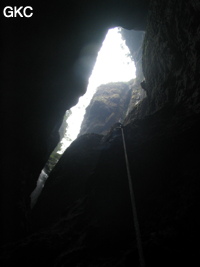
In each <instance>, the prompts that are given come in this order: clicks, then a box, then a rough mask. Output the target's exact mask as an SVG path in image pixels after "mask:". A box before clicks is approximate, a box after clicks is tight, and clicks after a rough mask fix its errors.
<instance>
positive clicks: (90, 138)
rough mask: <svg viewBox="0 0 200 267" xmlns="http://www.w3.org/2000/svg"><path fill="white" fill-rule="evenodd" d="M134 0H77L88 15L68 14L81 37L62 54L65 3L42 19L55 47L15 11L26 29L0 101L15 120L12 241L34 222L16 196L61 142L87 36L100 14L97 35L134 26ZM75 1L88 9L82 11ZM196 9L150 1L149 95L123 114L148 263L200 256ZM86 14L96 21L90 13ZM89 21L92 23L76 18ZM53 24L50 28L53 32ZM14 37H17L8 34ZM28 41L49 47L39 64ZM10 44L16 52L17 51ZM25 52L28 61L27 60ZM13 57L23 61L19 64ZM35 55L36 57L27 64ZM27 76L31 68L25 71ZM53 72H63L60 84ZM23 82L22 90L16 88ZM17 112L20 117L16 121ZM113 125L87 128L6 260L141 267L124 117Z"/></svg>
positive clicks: (6, 186)
mask: <svg viewBox="0 0 200 267" xmlns="http://www.w3.org/2000/svg"><path fill="white" fill-rule="evenodd" d="M101 2H102V1H101ZM115 2H116V1H115ZM70 3H74V2H70ZM118 3H122V2H121V1H119V2H118ZM131 3H134V1H133V2H132V1H127V5H126V4H125V1H123V8H122V5H121V6H120V8H119V5H118V4H116V6H115V7H114V8H113V9H112V8H110V9H109V4H107V5H106V6H107V9H104V5H103V4H102V6H101V5H100V6H98V5H97V6H96V2H95V4H94V5H93V6H92V5H91V6H90V7H91V9H90V10H91V12H92V13H87V12H86V13H84V10H87V9H84V7H83V6H84V5H83V6H78V2H75V4H76V7H77V8H76V11H77V12H78V13H77V15H79V14H80V13H81V14H82V15H81V17H79V16H74V17H73V20H74V23H72V24H70V27H69V25H66V24H65V27H66V28H68V29H69V28H70V29H71V35H68V37H69V36H71V38H72V37H73V38H72V39H73V40H74V42H73V44H74V47H73V49H72V48H69V47H71V46H68V48H69V49H66V50H68V51H70V53H69V54H70V55H71V56H69V54H68V53H66V54H65V53H64V52H65V45H64V43H63V42H61V40H63V39H62V36H64V35H65V33H66V31H65V29H64V28H65V27H64V26H63V27H61V28H59V27H58V26H59V25H60V23H61V25H62V23H64V21H65V19H66V18H65V15H66V14H65V15H63V16H62V15H60V20H58V21H55V22H54V20H52V17H51V16H49V19H47V21H45V20H44V22H43V24H42V25H40V24H39V23H38V26H39V25H40V27H38V32H36V33H35V36H41V38H42V37H43V38H45V40H46V38H47V40H49V42H48V45H49V46H48V45H47V43H46V42H45V44H44V43H43V45H42V46H41V47H40V46H39V45H40V44H42V41H41V39H37V40H35V38H34V36H33V37H31V34H29V35H25V33H24V32H23V29H24V28H23V27H25V26H23V27H22V21H21V20H16V24H15V25H16V26H15V27H17V29H18V31H20V33H21V35H20V36H21V37H24V38H21V39H20V42H19V43H14V42H8V44H9V46H8V47H7V50H6V51H7V53H5V54H3V56H4V61H6V60H5V58H6V59H7V61H6V64H5V68H4V70H6V75H5V76H4V79H6V81H7V83H5V85H7V87H5V89H4V90H5V91H4V92H5V94H4V97H5V99H7V100H9V101H6V102H3V103H4V105H3V106H2V108H4V109H3V111H4V113H3V114H4V121H3V122H2V123H3V124H2V125H4V126H3V129H4V130H5V129H6V131H7V132H6V131H3V133H4V135H3V138H2V140H3V141H4V143H5V145H6V146H7V150H3V151H6V156H7V157H5V154H4V155H3V156H4V160H3V161H2V162H1V163H2V164H3V167H4V168H3V169H2V173H3V171H4V173H3V174H2V175H3V176H2V177H3V178H4V183H3V186H2V187H1V188H2V189H3V190H4V191H3V194H2V197H3V198H2V200H3V201H2V204H3V210H2V211H3V219H4V226H6V227H4V229H5V230H4V231H5V236H6V237H7V238H6V240H7V241H8V240H11V239H12V240H13V235H14V234H15V236H16V233H15V228H14V225H15V226H16V230H18V232H17V234H18V236H21V237H22V233H24V232H25V231H24V229H25V226H20V224H19V222H22V221H26V220H25V219H23V218H24V217H25V215H27V214H26V213H25V212H23V211H27V210H26V208H24V206H22V207H21V206H20V208H19V207H18V204H19V203H23V202H20V200H21V197H20V196H21V195H23V196H24V193H23V194H19V192H21V190H22V189H23V187H22V185H24V184H23V183H20V182H22V181H26V180H27V181H28V180H30V179H31V177H33V180H34V179H36V178H35V176H34V175H33V174H34V173H37V171H36V170H38V171H39V166H40V167H41V168H42V163H44V162H45V160H46V157H47V156H48V152H47V147H48V145H49V146H51V145H52V147H54V146H53V142H52V141H50V136H51V133H52V139H51V140H54V138H55V135H56V132H57V129H58V128H59V127H58V125H59V124H60V123H61V117H62V115H63V112H62V110H64V106H65V105H66V104H63V105H61V107H60V105H59V104H60V102H62V101H61V99H62V100H63V101H64V100H65V99H66V101H67V98H69V100H68V101H69V102H68V105H69V106H70V104H69V103H71V104H72V103H73V99H76V98H77V97H78V95H79V94H81V91H82V90H83V89H82V88H83V81H84V78H83V80H81V79H77V80H76V79H75V78H74V76H73V77H71V78H70V75H69V73H70V74H71V72H70V69H71V66H72V64H71V63H72V62H74V58H76V55H77V58H78V55H79V53H78V51H79V52H80V50H81V48H82V47H83V46H84V45H85V42H86V41H85V42H84V40H86V39H87V38H86V39H84V36H83V35H84V34H86V35H87V33H88V34H89V35H90V34H91V33H92V32H93V31H92V29H93V30H94V29H96V28H98V27H97V24H98V23H97V21H98V22H102V23H100V24H99V27H100V28H101V26H102V28H101V29H102V31H101V30H100V32H101V33H100V32H99V33H98V34H97V33H96V31H94V32H95V34H97V35H96V36H94V39H93V40H96V41H97V43H98V42H100V39H101V40H102V39H103V36H104V34H105V32H106V30H105V28H106V27H107V26H111V25H116V24H118V23H119V24H118V25H120V26H124V27H125V25H123V24H126V25H127V28H132V27H133V28H134V25H136V24H134V18H135V17H134V15H133V12H132V11H133V10H132V9H131V8H130V5H131ZM135 3H136V2H135ZM84 4H85V3H84ZM50 7H51V6H50ZM50 7H49V8H50ZM78 7H81V8H82V9H81V8H80V11H79V9H78ZM86 7H87V8H88V7H89V6H87V5H86ZM96 7H97V9H98V13H99V14H100V15H99V16H98V17H97V16H96V15H94V16H89V17H88V16H86V15H91V14H93V13H94V14H97V12H96V13H95V12H94V10H96ZM100 7H101V8H102V9H101V8H100ZM133 7H134V5H133ZM52 8H53V7H52ZM118 8H119V9H118ZM135 8H136V6H135ZM54 9H55V7H54ZM133 9H134V8H133ZM103 10H104V11H105V13H104V12H103ZM117 10H118V12H117ZM135 10H137V9H135ZM100 11H102V12H103V13H104V16H102V17H101V14H103V13H101V12H100ZM199 11H200V6H199V1H197V0H193V1H172V0H168V1H166V0H159V1H158V0H156V1H151V4H150V7H149V16H148V22H147V29H146V34H145V38H144V46H143V59H142V61H143V71H144V78H145V84H146V93H147V97H146V98H144V99H143V100H142V101H141V102H140V103H139V104H138V105H136V107H133V108H132V109H131V110H130V112H129V114H128V116H127V117H126V118H125V120H124V123H123V125H124V134H125V139H126V144H127V153H128V157H129V162H130V171H131V175H132V179H133V186H134V192H135V198H136V207H137V211H138V219H139V223H140V229H141V237H142V244H143V248H144V255H145V260H146V263H147V266H154V267H158V266H159V267H160V266H163V267H168V266H174V267H175V266H183V265H187V266H198V265H199V238H200V231H199V224H200V221H199V215H198V211H199V205H200V198H199V195H200V184H199V177H200V169H199V152H200V140H199V135H200V132H199V119H200V117H199V116H200V114H199V106H200V105H199V103H200V101H199V100H200V99H199V88H200V86H199V67H200V64H199V58H200V57H199V49H198V48H199V41H200V31H199ZM70 12H71V13H72V9H70ZM106 12H107V13H106ZM64 13H65V12H64ZM52 14H53V13H52ZM73 14H75V13H73ZM106 14H107V15H108V16H106ZM48 15H50V14H48ZM82 16H83V17H82ZM86 17H88V24H87V23H86V22H87V21H85V20H84V19H83V18H86ZM36 18H37V17H36ZM36 18H35V19H36ZM103 18H104V19H103ZM136 18H137V16H136ZM43 19H44V16H43ZM35 21H37V22H39V21H40V20H39V19H38V20H37V19H36V20H35ZM50 21H52V22H51V23H50ZM108 21H109V22H110V24H109V23H108ZM75 22H76V23H75ZM83 22H85V23H86V24H87V25H91V28H90V30H88V31H83V29H85V25H86V24H85V23H83ZM89 22H90V23H89ZM92 22H93V23H92ZM4 23H5V22H4ZM6 23H8V25H7V26H8V27H11V26H12V22H11V21H10V20H9V21H8V22H6ZM32 23H33V21H32V22H31V21H30V20H29V22H28V23H27V24H26V29H29V30H30V29H31V28H32V29H33V28H34V27H35V26H34V25H33V24H34V23H33V24H32ZM49 23H50V24H49ZM54 23H55V24H54ZM81 23H83V24H82V25H83V27H79V26H78V25H80V24H81ZM104 23H105V24H104ZM131 23H132V24H131ZM63 25H64V24H63ZM72 25H73V26H74V28H73V29H72ZM106 25H107V26H106ZM129 25H130V26H129ZM131 25H132V26H131ZM20 26H21V27H22V28H20ZM46 27H49V28H48V30H49V31H52V35H51V36H50V35H48V34H47V33H48V31H46V30H45V29H46ZM7 29H8V28H7ZM34 29H35V28H34ZM80 29H81V31H79V30H80ZM18 33H19V32H18ZM38 34H39V35H38ZM100 35H101V37H100ZM25 36H26V38H25ZM81 36H82V39H81ZM52 37H54V38H52ZM55 37H57V38H55ZM12 38H13V37H11V36H9V37H8V41H11V40H12ZM76 38H77V40H78V41H75V39H76ZM88 38H89V37H88ZM13 39H14V38H13ZM72 39H70V40H72ZM89 39H90V38H89ZM25 40H26V42H25ZM87 40H88V39H87ZM90 40H91V39H90ZM31 41H32V42H31ZM30 43H31V44H30ZM19 44H20V45H19ZM22 44H23V46H22ZM25 44H26V45H28V47H29V49H28V47H26V48H25V50H24V53H22V52H23V48H24V47H25V46H26V45H25ZM55 45H56V48H55ZM11 48H12V49H14V48H15V49H14V50H12V49H11ZM30 48H32V49H36V50H37V49H39V48H40V51H39V52H38V53H39V55H40V58H41V64H38V65H37V64H36V62H38V63H39V58H37V60H36V59H34V57H33V53H30V51H32V50H30ZM53 48H54V49H53ZM61 48H63V49H61ZM10 49H11V50H12V51H13V54H12V55H10V56H9V53H8V52H9V51H10ZM47 50H48V51H47ZM17 51H18V53H16V52H17ZM53 51H54V52H53ZM72 51H74V54H73V53H72ZM51 52H52V54H51ZM36 54H37V53H36ZM14 55H15V57H13V58H12V60H11V56H14ZM21 55H22V59H23V60H21V61H19V60H18V59H19V58H20V56H21ZM28 55H29V57H28ZM65 55H66V59H67V55H68V57H69V58H68V61H67V63H66V65H65V63H63V65H62V64H61V63H60V64H61V65H62V66H61V65H60V64H59V62H64V61H63V60H64V57H65ZM61 58H62V60H61ZM70 58H71V59H70ZM72 58H73V60H72ZM14 59H15V60H16V61H15V62H16V63H15V65H12V64H11V63H12V62H13V60H14ZM25 59H26V61H25ZM53 59H54V60H55V61H54V60H53ZM56 59H57V60H56ZM29 60H30V61H32V60H33V62H34V64H32V65H30V67H28V66H29V64H28V63H29ZM25 62H26V64H25ZM51 62H54V64H53V65H52V64H50V63H51ZM10 66H13V67H14V66H15V67H18V68H17V70H16V73H15V75H14V76H13V75H11V76H12V77H13V79H10V80H9V79H8V77H9V73H11V74H13V72H14V69H12V68H10ZM45 66H47V69H45V68H44V67H45ZM58 66H60V68H57V67H58ZM64 66H68V67H67V68H68V70H69V72H68V71H67V72H65V71H64ZM8 70H9V72H8ZM42 70H43V71H42ZM61 70H62V71H61ZM32 71H34V73H35V75H33V74H32V73H33V72H32ZM60 71H61V72H60ZM86 72H87V71H86ZM88 72H89V71H88ZM88 72H87V75H88ZM20 73H21V74H20ZM65 73H67V74H66V75H67V78H68V81H67V83H66V85H67V89H66V90H67V91H66V92H67V93H66V95H65V92H64V90H63V88H65V82H64V80H63V79H64V74H65ZM17 74H20V75H17ZM52 74H54V75H53V76H52ZM43 75H44V76H43ZM87 75H86V74H85V76H84V77H86V76H87ZM22 76H23V77H26V79H27V80H26V82H25V81H24V82H23V79H22ZM34 77H35V79H33V78H34ZM43 77H46V79H47V80H45V79H44V80H43ZM61 77H62V79H59V78H61ZM28 78H29V79H28ZM45 81H46V82H45ZM56 81H60V83H59V84H60V86H59V85H58V84H57V83H56ZM73 82H74V83H73ZM30 83H31V86H30V87H29V85H30ZM70 84H71V86H70ZM14 85H16V87H14ZM22 85H23V86H22ZM39 85H40V86H39ZM47 85H49V86H47ZM72 85H74V86H72ZM76 85H77V87H76ZM78 85H80V90H78V89H77V88H79V86H78ZM6 88H7V89H8V90H6ZM9 88H10V89H9ZM14 88H18V90H19V89H20V88H21V91H20V90H19V91H14ZM27 88H29V90H28V89H27ZM42 88H43V89H42ZM53 88H54V89H53ZM55 88H56V89H55ZM71 88H73V93H72V89H71ZM11 89H12V90H11ZM54 90H55V91H54ZM56 90H57V91H56ZM74 90H75V91H74ZM83 91H84V90H83ZM63 94H64V95H65V97H66V98H64V97H63ZM25 100H26V102H25ZM36 100H38V101H36ZM45 100H46V102H45ZM70 101H71V102H70ZM64 102H65V101H64ZM74 102H75V100H74ZM66 103H67V102H66ZM55 110H56V114H55V113H54V111H55ZM14 111H15V112H16V114H15V112H14ZM26 112H27V113H26ZM53 114H54V115H53ZM58 114H59V115H58ZM17 118H18V120H17ZM58 118H60V120H58ZM11 121H14V125H11V124H10V122H11ZM11 126H12V127H11ZM17 126H18V127H17ZM13 128H15V130H16V131H15V132H13V131H12V130H13ZM53 129H54V130H53ZM3 133H2V134H3ZM108 135H109V136H108V138H105V137H104V138H102V136H101V135H97V134H86V135H83V136H81V137H79V138H78V139H77V140H75V141H74V143H73V144H72V145H71V146H70V147H69V148H68V149H67V151H66V152H65V154H64V155H63V156H62V158H61V161H60V162H59V163H58V165H57V166H56V167H55V169H54V171H53V172H52V173H51V174H50V177H49V179H48V180H47V183H46V186H45V188H44V190H43V193H42V195H41V196H40V198H39V200H38V202H37V204H36V205H35V207H34V210H33V211H32V212H31V217H30V218H31V227H32V229H31V231H30V234H29V235H28V234H26V236H25V237H24V238H22V239H21V240H19V239H18V241H17V242H13V243H9V244H8V243H6V244H5V245H4V246H3V247H2V249H1V250H2V262H3V264H4V266H9V267H10V266H14V265H15V266H16V265H17V264H18V263H20V265H21V266H35V265H40V264H43V265H47V266H109V267H111V266H130V262H131V264H132V265H135V266H139V262H138V253H137V247H136V239H135V233H134V226H133V220H132V212H131V205H130V198H129V191H128V182H127V174H126V166H125V161H124V153H123V146H122V140H121V136H120V135H118V134H117V135H116V134H115V127H114V128H113V129H112V130H111V132H109V133H108ZM14 136H15V139H12V141H11V143H9V142H8V140H9V139H10V138H11V137H12V138H13V137H14ZM48 138H49V139H48ZM22 144H23V146H22ZM11 148H12V149H11ZM40 149H41V150H40ZM50 150H51V149H50ZM39 152H40V153H39ZM34 166H35V169H34ZM33 169H34V170H33ZM22 174H23V176H22ZM6 178H7V179H8V181H7V180H6ZM11 184H12V187H11V186H10V185H11ZM30 188H31V187H30ZM25 189H26V190H24V191H22V192H25V193H26V194H27V195H28V192H29V190H28V189H27V188H26V187H25ZM26 194H25V195H26ZM15 208H16V210H15ZM20 210H21V213H19V211H20ZM8 211H9V212H8ZM23 216H24V217H23ZM11 219H13V222H12V223H11ZM6 222H7V224H6ZM2 229H3V228H2ZM19 229H21V230H22V231H21V232H20V231H19ZM8 230H10V235H11V236H9V233H8ZM4 240H5V238H4Z"/></svg>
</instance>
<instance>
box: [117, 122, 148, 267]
mask: <svg viewBox="0 0 200 267" xmlns="http://www.w3.org/2000/svg"><path fill="white" fill-rule="evenodd" d="M119 129H121V133H122V141H123V147H124V156H125V161H126V170H127V176H128V183H129V190H130V198H131V205H132V211H133V222H134V227H135V235H136V241H137V248H138V254H139V261H140V266H141V267H145V260H144V253H143V248H142V240H141V234H140V227H139V221H138V216H137V210H136V204H135V195H134V191H133V183H132V178H131V173H130V168H129V161H128V156H127V150H126V142H125V137H124V130H123V125H122V124H120V126H119Z"/></svg>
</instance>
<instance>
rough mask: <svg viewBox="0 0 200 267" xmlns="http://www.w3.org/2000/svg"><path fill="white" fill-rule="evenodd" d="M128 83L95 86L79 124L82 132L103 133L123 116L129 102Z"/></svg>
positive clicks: (129, 91)
mask: <svg viewBox="0 0 200 267" xmlns="http://www.w3.org/2000/svg"><path fill="white" fill-rule="evenodd" d="M130 95H131V90H130V85H129V83H122V82H119V83H109V84H105V85H101V86H99V87H98V88H97V90H96V93H95V94H94V96H93V98H92V100H91V102H90V104H89V106H88V107H87V108H86V114H85V116H84V119H83V123H82V125H81V131H80V134H79V135H82V134H84V133H98V134H105V133H106V132H107V131H108V130H109V129H110V127H111V126H112V125H113V124H114V123H115V122H118V121H122V120H123V119H124V118H125V115H126V111H127V108H128V105H129V102H130Z"/></svg>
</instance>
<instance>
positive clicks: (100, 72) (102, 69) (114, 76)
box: [31, 27, 136, 207]
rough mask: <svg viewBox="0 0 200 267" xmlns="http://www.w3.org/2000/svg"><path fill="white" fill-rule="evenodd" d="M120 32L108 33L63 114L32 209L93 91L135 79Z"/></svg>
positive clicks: (77, 129) (76, 131) (73, 136)
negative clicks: (78, 92)
mask: <svg viewBox="0 0 200 267" xmlns="http://www.w3.org/2000/svg"><path fill="white" fill-rule="evenodd" d="M121 30H122V28H121V27H115V28H111V29H109V30H108V32H107V35H106V37H105V39H104V41H103V43H102V46H101V49H100V51H99V53H98V56H97V59H96V63H95V65H94V68H93V71H92V74H91V76H90V78H89V81H88V87H87V91H86V93H85V94H84V95H83V96H82V97H80V98H79V101H78V103H77V105H75V106H74V107H72V108H71V109H70V110H67V111H66V114H65V116H64V119H63V124H62V125H61V128H60V130H59V132H60V142H59V144H58V145H57V147H56V148H55V149H54V151H53V152H52V154H51V155H50V157H49V160H48V162H47V163H46V165H45V167H44V169H43V170H42V171H41V174H40V176H39V178H38V181H37V186H36V188H35V190H34V191H33V192H32V194H31V203H32V207H33V206H34V205H35V203H36V201H37V198H38V196H39V195H40V193H41V191H42V189H43V187H44V184H45V182H46V179H47V178H48V175H49V173H50V172H51V171H52V169H53V168H54V166H55V165H56V164H57V162H58V161H59V159H60V157H61V155H62V154H63V153H64V151H65V150H66V149H67V147H69V146H70V144H71V143H72V142H73V141H74V140H75V139H76V138H77V136H78V134H79V132H80V129H81V123H82V121H83V119H84V115H85V112H86V108H87V106H88V105H89V104H90V102H91V99H92V97H93V95H94V94H95V92H96V90H97V88H98V87H99V86H100V85H102V84H108V83H116V82H128V81H130V80H133V79H135V77H136V68H135V62H134V61H133V59H132V57H131V53H130V50H129V48H128V46H127V45H126V43H125V40H124V38H123V37H122V34H121Z"/></svg>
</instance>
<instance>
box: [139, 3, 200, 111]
mask: <svg viewBox="0 0 200 267" xmlns="http://www.w3.org/2000/svg"><path fill="white" fill-rule="evenodd" d="M199 10H200V5H199V2H198V1H189V2H186V1H176V2H175V3H174V1H170V0H169V1H160V2H157V1H152V3H151V12H150V14H149V20H150V21H151V23H149V24H148V26H147V33H146V35H145V40H144V50H143V71H144V76H145V79H146V84H145V87H146V92H147V96H148V99H149V112H154V111H156V110H159V109H160V108H162V107H163V106H166V105H172V106H178V105H183V106H184V107H185V108H186V109H189V110H190V112H195V113H199V87H200V84H199V81H198V75H199V63H200V62H199V60H200V58H199V52H198V45H199V42H200V34H199V32H200V25H199V19H198V14H199ZM150 66H151V67H150ZM179 77H182V79H180V78H179Z"/></svg>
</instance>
